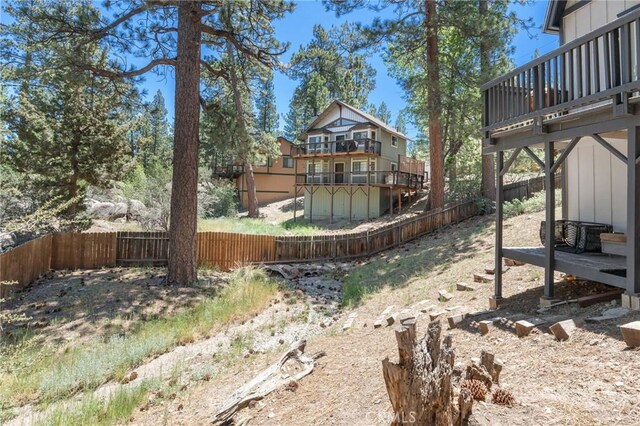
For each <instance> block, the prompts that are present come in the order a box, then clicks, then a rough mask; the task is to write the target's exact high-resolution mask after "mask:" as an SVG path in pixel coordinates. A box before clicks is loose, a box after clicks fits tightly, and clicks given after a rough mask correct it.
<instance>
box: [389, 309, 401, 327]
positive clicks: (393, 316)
mask: <svg viewBox="0 0 640 426" xmlns="http://www.w3.org/2000/svg"><path fill="white" fill-rule="evenodd" d="M398 315H399V314H398V313H397V312H394V313H393V314H390V315H387V318H386V321H387V325H393V323H394V322H396V320H397V319H398Z"/></svg>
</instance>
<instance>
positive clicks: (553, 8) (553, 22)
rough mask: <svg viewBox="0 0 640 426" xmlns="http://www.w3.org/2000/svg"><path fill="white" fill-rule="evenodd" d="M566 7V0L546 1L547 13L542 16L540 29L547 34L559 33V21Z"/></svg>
mask: <svg viewBox="0 0 640 426" xmlns="http://www.w3.org/2000/svg"><path fill="white" fill-rule="evenodd" d="M566 7H567V2H566V0H549V3H547V14H546V15H545V17H544V24H543V25H542V31H544V32H545V33H547V34H558V33H560V23H561V22H562V15H563V14H564V9H565V8H566Z"/></svg>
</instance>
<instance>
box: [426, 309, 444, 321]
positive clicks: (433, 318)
mask: <svg viewBox="0 0 640 426" xmlns="http://www.w3.org/2000/svg"><path fill="white" fill-rule="evenodd" d="M446 313H447V312H446V311H436V312H431V313H430V314H429V319H430V320H431V321H434V320H436V319H437V318H438V317H439V316H440V315H444V314H446Z"/></svg>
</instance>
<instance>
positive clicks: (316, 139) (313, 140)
mask: <svg viewBox="0 0 640 426" xmlns="http://www.w3.org/2000/svg"><path fill="white" fill-rule="evenodd" d="M320 142H322V136H309V143H320Z"/></svg>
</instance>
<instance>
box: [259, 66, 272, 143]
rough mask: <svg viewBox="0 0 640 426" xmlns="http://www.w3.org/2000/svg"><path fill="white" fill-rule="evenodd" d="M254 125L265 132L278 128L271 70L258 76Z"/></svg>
mask: <svg viewBox="0 0 640 426" xmlns="http://www.w3.org/2000/svg"><path fill="white" fill-rule="evenodd" d="M255 108H256V120H257V121H256V126H257V128H258V129H260V130H262V131H263V132H266V133H276V132H277V130H278V111H277V110H276V94H275V90H274V87H273V71H271V70H268V72H267V73H266V75H265V76H263V77H262V78H260V80H259V82H258V84H257V89H256V95H255Z"/></svg>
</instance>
